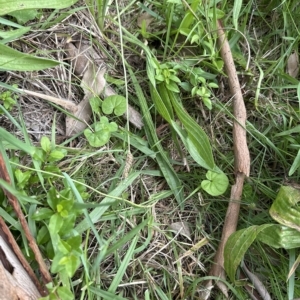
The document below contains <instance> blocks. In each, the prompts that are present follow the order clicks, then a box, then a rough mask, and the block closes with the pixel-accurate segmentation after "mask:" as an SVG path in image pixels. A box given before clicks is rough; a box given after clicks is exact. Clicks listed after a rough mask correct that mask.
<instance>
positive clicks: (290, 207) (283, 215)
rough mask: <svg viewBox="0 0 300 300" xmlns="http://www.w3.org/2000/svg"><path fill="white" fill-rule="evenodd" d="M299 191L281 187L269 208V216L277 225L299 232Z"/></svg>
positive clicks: (289, 187)
mask: <svg viewBox="0 0 300 300" xmlns="http://www.w3.org/2000/svg"><path fill="white" fill-rule="evenodd" d="M299 202H300V191H299V190H297V189H295V188H293V187H291V186H282V187H281V188H280V190H279V192H278V194H277V197H276V199H275V201H274V202H273V204H272V206H271V208H270V215H271V216H272V218H273V219H274V220H276V221H277V222H278V223H280V224H282V225H285V226H287V227H291V228H295V229H296V230H298V231H300V208H299V206H298V205H299Z"/></svg>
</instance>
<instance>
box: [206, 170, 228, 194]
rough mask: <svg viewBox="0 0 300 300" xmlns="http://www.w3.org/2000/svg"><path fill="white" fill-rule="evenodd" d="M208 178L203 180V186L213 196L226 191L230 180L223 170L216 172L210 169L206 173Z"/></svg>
mask: <svg viewBox="0 0 300 300" xmlns="http://www.w3.org/2000/svg"><path fill="white" fill-rule="evenodd" d="M206 178H207V179H208V180H203V181H202V182H201V187H202V188H203V189H204V191H205V192H207V193H208V194H210V195H212V196H219V195H222V194H224V193H225V191H226V190H227V187H228V184H229V180H228V177H227V176H226V175H225V174H224V173H223V172H220V173H216V172H212V171H210V170H209V171H207V173H206Z"/></svg>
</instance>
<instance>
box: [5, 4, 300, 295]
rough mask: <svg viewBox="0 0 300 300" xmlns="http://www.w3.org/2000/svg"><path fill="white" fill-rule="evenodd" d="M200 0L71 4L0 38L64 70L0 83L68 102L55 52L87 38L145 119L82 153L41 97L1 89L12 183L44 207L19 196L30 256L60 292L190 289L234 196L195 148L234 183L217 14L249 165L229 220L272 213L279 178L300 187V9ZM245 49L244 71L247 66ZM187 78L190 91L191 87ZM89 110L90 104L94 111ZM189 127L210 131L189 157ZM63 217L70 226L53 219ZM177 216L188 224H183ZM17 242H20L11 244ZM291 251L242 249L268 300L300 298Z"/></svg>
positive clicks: (197, 284)
mask: <svg viewBox="0 0 300 300" xmlns="http://www.w3.org/2000/svg"><path fill="white" fill-rule="evenodd" d="M200 2H201V1H193V2H191V1H182V2H181V1H160V2H158V1H144V2H143V3H140V2H138V1H115V2H114V1H87V2H86V3H85V4H84V3H81V2H80V3H77V4H76V5H75V6H73V7H71V8H66V9H64V10H63V11H55V12H50V11H47V10H44V11H43V16H44V18H34V19H33V20H30V21H28V23H27V24H26V26H27V25H28V26H33V28H34V29H35V31H30V32H28V33H26V34H25V35H23V36H22V37H19V38H18V39H17V40H15V41H13V42H11V43H10V44H9V46H11V47H12V48H15V49H18V50H20V49H23V51H25V50H24V49H27V50H26V52H30V53H35V52H36V53H39V54H42V56H43V57H47V58H49V59H54V60H58V61H60V62H61V63H62V62H63V63H64V64H60V65H59V66H58V67H55V68H51V69H46V70H42V71H38V72H37V71H35V72H31V73H24V72H21V71H14V70H10V71H6V72H2V73H1V74H0V76H1V81H2V82H4V83H6V84H9V85H13V84H17V85H18V87H22V88H26V89H28V90H34V91H39V92H43V91H44V92H45V93H47V94H50V95H56V96H60V97H61V98H66V99H72V100H73V101H75V102H76V103H78V102H80V101H81V99H82V98H83V92H82V89H81V88H80V80H81V78H80V76H78V75H74V74H73V72H74V70H73V69H72V67H70V61H69V60H68V56H67V55H64V54H63V51H64V44H65V42H66V39H71V37H72V39H73V41H80V40H85V41H86V42H87V43H90V45H92V47H93V48H94V49H95V51H96V52H97V53H98V54H100V56H101V57H104V58H105V60H104V61H105V64H106V66H107V69H108V72H107V73H108V75H109V76H110V77H107V81H108V83H109V84H110V85H111V86H112V87H114V88H115V90H117V92H118V94H119V95H122V96H124V97H125V98H126V101H127V102H128V103H129V104H131V105H133V106H134V108H135V109H136V110H137V111H139V112H141V114H142V116H143V122H144V127H143V129H142V130H139V129H137V128H135V127H134V126H132V125H130V124H129V122H128V121H124V119H122V118H120V117H117V116H113V115H110V116H109V120H110V121H113V122H116V123H117V124H118V125H119V130H118V131H117V132H115V133H112V137H111V139H110V142H109V143H108V144H107V145H105V146H103V147H101V148H93V147H91V146H90V145H89V144H88V142H87V141H86V139H85V137H84V135H82V134H80V135H77V136H74V137H68V138H67V139H64V137H63V135H64V128H63V124H64V123H63V122H64V112H65V111H64V110H62V109H59V108H58V107H54V106H52V105H50V104H48V103H45V102H43V100H40V99H37V98H32V97H29V96H26V95H19V94H13V93H14V92H13V91H12V94H13V97H15V99H16V100H18V101H17V102H18V103H17V105H15V106H14V108H13V109H12V110H10V111H7V110H6V109H5V108H3V106H1V107H0V109H1V110H2V111H4V113H3V114H2V115H1V116H0V124H1V127H2V128H5V129H6V130H7V131H8V132H10V133H11V134H12V135H14V136H15V138H12V137H11V136H9V135H7V134H6V133H5V134H4V135H3V136H2V135H1V137H2V138H3V141H2V142H1V145H0V146H1V148H0V150H1V152H2V153H3V154H4V153H7V157H8V158H7V160H8V159H9V160H10V163H9V164H8V166H9V168H11V174H13V175H12V178H14V183H15V187H14V188H15V190H18V191H23V192H26V194H27V195H28V196H29V197H31V198H30V199H33V197H35V199H36V200H38V201H39V203H38V204H36V203H31V202H28V198H26V197H25V198H22V197H20V198H19V200H20V201H21V204H22V207H23V211H24V213H25V215H28V222H29V224H30V226H31V229H32V232H33V234H34V236H35V238H36V239H37V240H38V242H39V247H40V250H41V251H42V253H43V255H44V257H45V259H46V260H48V261H49V264H50V265H52V266H51V272H52V276H53V280H54V290H53V291H54V294H55V293H56V296H57V297H58V298H61V299H72V297H74V298H75V299H163V300H164V299H166V300H167V299H201V291H202V290H203V286H202V284H203V282H204V280H205V279H207V278H208V275H209V274H208V271H209V269H210V266H211V263H212V261H213V257H214V254H215V251H216V249H217V247H218V243H219V240H220V237H221V232H222V224H223V221H224V218H225V214H226V209H227V204H228V202H229V195H230V188H228V189H227V191H226V192H225V193H224V194H223V195H220V196H211V195H209V194H208V193H207V192H205V191H204V190H203V189H202V188H201V186H200V185H201V181H203V180H204V179H205V174H206V170H205V163H207V161H209V159H206V156H205V155H204V154H203V153H204V152H205V150H207V149H210V148H211V151H212V157H213V160H214V164H215V165H216V166H218V168H219V169H220V170H222V171H223V172H224V173H225V174H226V175H227V176H228V178H229V182H230V185H233V184H234V155H233V148H232V147H233V141H232V123H233V119H234V117H233V115H232V108H231V104H232V98H231V97H232V95H230V92H229V88H228V83H227V80H226V76H225V74H224V71H223V68H222V61H221V58H220V57H219V53H218V47H217V43H216V34H215V19H216V16H218V15H223V23H224V27H225V28H226V30H227V33H228V39H229V42H230V43H231V46H232V51H233V55H234V59H235V63H236V66H237V70H238V72H239V74H240V75H239V76H240V77H239V78H240V82H241V85H242V89H243V93H244V99H245V102H246V106H247V113H248V122H247V128H246V129H247V138H248V147H249V150H250V154H251V174H250V177H249V178H248V179H247V182H246V184H245V187H244V190H243V198H242V208H241V212H240V218H239V220H240V221H239V224H238V229H242V228H248V227H250V226H253V225H262V224H266V223H275V221H274V220H272V218H271V216H270V215H269V213H268V211H269V209H270V206H271V204H272V202H273V201H274V199H275V198H276V195H277V192H278V190H279V188H280V186H282V185H284V184H287V183H289V184H291V183H292V184H295V183H297V182H298V181H299V175H300V174H299V170H296V172H295V173H294V174H293V175H292V176H288V173H289V170H290V168H291V166H292V164H293V161H294V159H295V157H296V155H297V152H298V150H299V145H300V139H299V131H297V130H295V132H293V133H291V132H290V130H293V129H294V128H296V126H297V125H298V124H299V119H300V117H299V107H300V105H299V92H297V90H298V89H299V77H296V78H294V77H291V76H289V75H288V74H287V70H286V62H287V59H288V58H289V56H290V55H291V54H292V53H293V51H295V52H296V53H298V51H299V45H298V43H299V32H298V28H297V25H296V24H297V20H298V18H299V14H300V6H299V4H298V3H297V1H293V0H290V1H279V0H278V1H276V0H273V1H261V2H260V3H256V2H254V1H253V2H252V1H250V2H248V3H242V1H224V2H223V3H222V4H221V3H220V6H219V5H218V6H215V5H214V4H211V5H209V4H208V2H206V3H205V4H203V3H202V2H201V3H200ZM234 3H235V4H234ZM239 3H240V4H241V7H240V9H239V7H238V4H239ZM192 10H193V11H195V12H197V13H196V14H194V13H192V12H191V11H192ZM40 13H41V12H40ZM143 13H144V14H145V15H143V17H142V18H141V20H138V18H139V17H140V16H142V14H143ZM62 17H63V18H62ZM151 18H153V19H151ZM12 20H13V21H14V22H17V20H15V19H12ZM143 20H144V21H143ZM147 22H150V23H149V24H148V23H147ZM138 24H140V25H138ZM235 26H236V27H237V28H235ZM234 28H235V29H237V30H238V31H240V32H241V33H243V35H241V34H240V33H239V32H238V31H237V30H235V29H234ZM246 42H247V43H248V44H249V45H250V49H249V48H248V46H247V43H246ZM41 46H42V48H41ZM37 49H41V50H37ZM249 51H250V53H249ZM248 55H250V57H251V60H250V65H249V69H248V70H245V67H246V65H247V57H248ZM39 56H40V55H39ZM163 64H166V65H165V66H164V65H163ZM170 70H171V71H170ZM25 74H27V75H25ZM158 75H159V76H158ZM174 76H175V77H177V78H179V80H180V82H177V79H176V78H175V77H174ZM116 80H118V81H116ZM116 82H117V83H118V84H117V85H116V84H114V83H116ZM210 83H213V84H215V85H217V87H214V85H212V86H210V85H209V84H210ZM194 86H197V90H196V92H195V93H192V92H191V87H194ZM176 87H177V89H178V90H179V93H177V92H176V91H175V90H176ZM1 89H2V91H1V92H2V93H4V92H5V91H6V89H5V88H4V87H2V88H1ZM202 92H203V93H204V94H205V93H209V96H208V97H205V96H203V94H201V93H202ZM2 95H3V94H2ZM170 95H171V96H170ZM172 95H173V96H174V97H173V96H172ZM201 95H202V96H201ZM177 96H180V97H177ZM2 98H3V97H2ZM2 98H1V97H0V99H1V100H0V101H3V102H0V104H3V105H4V107H5V102H4V100H3V99H2ZM10 100H11V99H10ZM172 101H173V102H172ZM176 101H177V102H176ZM181 105H182V106H181ZM210 105H211V107H212V109H209V108H208V107H210ZM181 107H182V110H181ZM33 112H35V113H34V114H33ZM45 115H48V117H47V118H46V120H45V119H43V117H42V116H45ZM54 116H55V120H56V122H53V119H54ZM188 116H190V117H188ZM98 118H100V117H99V115H98V114H97V113H94V120H98ZM190 118H191V119H192V120H191V119H190ZM179 120H180V121H181V122H180V123H179ZM172 121H173V123H172ZM174 122H175V124H174ZM176 122H177V124H178V126H177V127H176ZM193 122H196V123H197V124H199V125H200V126H201V127H202V128H203V130H204V133H203V134H206V135H207V137H208V141H209V145H208V146H207V147H206V148H205V147H204V148H203V149H204V150H203V151H198V152H197V151H196V152H197V153H192V152H191V151H190V149H189V148H188V146H187V141H186V139H185V135H186V134H187V133H189V134H192V133H193V132H194V133H193V134H194V135H195V136H197V134H199V130H195V131H193V128H195V127H194V123H193ZM191 124H192V125H191ZM189 126H190V127H189ZM1 132H2V129H1ZM180 134H182V136H180ZM41 136H48V137H49V141H50V144H49V145H47V146H46V145H44V146H43V144H42V145H40V141H41ZM59 136H61V137H59ZM203 136H204V135H202V137H203ZM21 141H23V142H22V143H21ZM24 141H25V143H24ZM29 143H30V144H31V145H32V148H30V151H29V150H28V149H29V148H27V147H28V146H27V145H28V144H29ZM195 145H196V144H195ZM41 146H42V148H43V149H44V152H41V151H42V150H41ZM201 146H203V145H201ZM47 147H49V149H48V148H47ZM26 149H27V151H26ZM47 149H48V150H47ZM197 149H198V148H197ZM24 151H26V152H27V153H26V154H24ZM53 151H58V152H59V153H62V154H63V157H61V158H60V159H59V158H56V159H52V160H51V155H52V156H53V155H59V153H58V152H55V153H54V154H53ZM51 153H52V154H51ZM62 154H61V155H62ZM200 158H201V159H203V161H204V162H205V163H203V166H204V168H203V166H202V167H201V166H200V165H201V164H199V161H200ZM197 159H198V160H197ZM17 170H20V171H21V173H20V174H21V175H19V176H22V178H21V179H20V177H17V175H16V174H18V172H17ZM26 172H28V173H26ZM63 181H64V183H63ZM1 186H2V187H3V184H1ZM51 189H55V191H56V193H57V195H58V194H60V195H61V197H63V198H64V199H66V201H65V202H55V205H54V206H53V207H54V209H52V211H51V214H50V215H49V218H45V219H38V218H36V217H34V216H35V211H36V210H41V209H46V208H47V209H49V207H51V206H49V203H51V201H56V200H53V199H52V198H51V195H50V192H49V191H51ZM24 199H25V200H24ZM26 199H27V200H26ZM49 199H50V200H49ZM51 199H52V200H51ZM26 201H27V202H26ZM0 203H1V204H2V209H3V210H5V211H6V214H5V213H4V212H3V214H2V213H1V214H2V217H3V218H4V219H5V220H6V221H7V222H8V224H11V225H12V226H15V225H14V220H13V218H14V215H13V213H12V211H11V209H10V207H9V205H8V204H7V200H6V199H5V197H4V196H3V195H2V196H1V197H0ZM57 205H61V206H59V207H60V208H59V209H60V210H58V208H57ZM1 211H2V210H1ZM64 213H65V214H66V215H63V214H64ZM53 216H55V218H58V219H57V220H58V221H57V223H55V222H54V220H55V219H54V217H53ZM68 217H70V218H71V219H72V218H74V220H73V219H72V221H71V219H70V221H69V223H67V221H65V224H64V225H63V224H62V225H61V227H57V226H58V225H57V224H58V223H59V222H61V221H62V220H66V218H68ZM51 218H52V219H51ZM51 220H52V221H51ZM68 224H69V226H71V227H70V230H68V229H67V227H68V226H67V225H68ZM174 224H177V227H176V226H175V228H177V229H174ZM178 224H179V225H178ZM182 224H184V225H185V226H187V227H188V228H189V232H183V229H178V226H179V228H181V227H182ZM45 225H46V226H45ZM48 226H49V228H50V229H48V230H47V229H46V227H48ZM51 226H52V227H51ZM15 227H16V228H17V229H19V228H18V227H17V226H15ZM43 234H44V236H43ZM71 237H72V238H74V240H72V241H70V240H69V239H70V238H71ZM77 237H78V241H76V242H75V239H76V238H77ZM206 239H207V241H206ZM54 241H57V243H58V244H59V243H61V244H59V245H62V244H63V243H62V242H60V241H63V242H65V243H69V245H73V250H74V249H77V250H76V251H77V252H76V251H75V252H74V251H73V252H72V251H71V250H70V251H67V252H63V251H65V250H63V251H62V250H61V249H62V248H59V247H57V245H55V243H54ZM199 241H203V244H198V243H199ZM70 243H71V244H70ZM72 243H74V244H72ZM76 243H78V244H79V245H77V244H76ZM75 244H76V245H77V246H78V247H77V246H76V245H75ZM195 245H198V247H196V250H195V248H193V247H194V246H195ZM26 247H27V244H26V242H25V241H23V242H22V243H21V248H22V249H26ZM65 247H66V248H68V246H65ZM76 247H77V248H76ZM188 251H190V252H188ZM295 252H296V257H297V255H298V253H297V249H296V250H295ZM57 253H60V254H59V255H62V254H61V253H65V254H66V253H67V254H68V255H65V256H57V258H56V259H57V260H59V259H61V258H62V257H64V259H65V260H66V257H67V256H68V257H72V259H74V260H72V259H70V260H68V261H65V265H64V266H65V267H66V269H67V270H68V271H67V273H66V272H65V270H63V269H62V268H60V265H59V263H58V261H57V262H56V267H53V265H54V264H55V259H54V257H55V254H57ZM57 255H58V254H57ZM294 260H295V258H293V253H291V252H290V250H285V249H274V248H272V247H269V246H267V245H265V244H263V243H260V242H255V243H254V244H253V245H252V246H251V247H250V248H249V250H248V251H247V252H246V255H245V257H244V262H245V263H246V265H247V267H248V269H249V270H250V271H251V272H252V273H254V274H256V275H257V276H258V277H259V279H260V280H261V282H262V284H263V285H264V286H265V288H266V289H267V291H268V292H269V293H270V295H271V298H272V299H293V298H295V297H297V296H299V295H300V286H299V283H298V281H297V279H298V278H299V270H298V269H296V271H295V274H294V277H291V278H290V279H289V280H287V275H288V273H289V269H290V268H291V265H292V262H293V261H294ZM32 266H33V268H35V265H34V264H32ZM68 272H69V273H68ZM236 278H237V280H236V282H232V281H230V280H229V279H227V281H226V284H227V285H228V286H229V290H230V293H231V294H230V295H231V296H230V297H231V299H248V298H249V295H248V294H247V292H246V290H245V289H244V285H245V281H244V280H241V279H239V278H238V277H236ZM55 287H56V288H58V287H60V288H66V290H67V292H66V291H65V290H63V289H61V290H55ZM63 293H66V294H63ZM61 295H64V296H61ZM222 297H223V296H222V294H221V292H220V291H218V290H217V289H214V290H213V291H212V295H211V299H222ZM51 299H52V298H51Z"/></svg>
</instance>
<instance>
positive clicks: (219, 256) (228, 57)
mask: <svg viewBox="0 0 300 300" xmlns="http://www.w3.org/2000/svg"><path fill="white" fill-rule="evenodd" d="M217 29H218V30H217V32H218V43H219V47H220V52H221V56H222V58H223V61H224V64H225V70H226V73H227V75H228V81H229V86H230V91H231V93H232V95H233V112H234V117H235V120H234V123H233V144H234V160H235V176H236V178H235V184H234V185H233V186H232V188H231V195H230V200H231V201H230V202H229V205H228V209H227V213H226V217H225V222H224V227H223V232H222V237H221V242H220V244H219V248H218V250H217V253H216V255H215V258H214V265H213V267H212V269H211V270H210V275H212V276H216V277H219V278H223V279H224V278H225V273H224V247H225V244H226V242H227V240H228V238H229V236H230V235H231V234H232V233H234V232H235V231H236V227H237V222H238V217H239V211H240V199H241V195H242V191H243V185H244V178H245V176H249V172H250V155H249V149H248V146H247V139H246V130H245V125H246V119H247V114H246V108H245V104H244V100H243V95H242V92H241V87H240V83H239V80H238V76H237V73H236V69H235V65H234V61H233V57H232V53H231V50H230V46H229V43H228V40H227V38H226V36H225V33H224V30H223V27H222V24H221V22H220V21H218V23H217ZM209 285H211V282H210V284H209ZM217 285H218V287H219V288H220V289H221V291H222V292H223V293H224V294H225V295H227V289H226V286H225V285H224V284H222V283H221V282H220V281H219V282H218V283H217ZM207 286H208V285H207Z"/></svg>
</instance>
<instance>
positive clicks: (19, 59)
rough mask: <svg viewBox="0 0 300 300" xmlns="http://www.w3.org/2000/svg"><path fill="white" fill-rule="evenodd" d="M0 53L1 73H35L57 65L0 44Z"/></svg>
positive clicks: (48, 60)
mask: <svg viewBox="0 0 300 300" xmlns="http://www.w3.org/2000/svg"><path fill="white" fill-rule="evenodd" d="M0 1H1V0H0ZM0 5H1V4H0ZM0 53H1V55H0V70H3V71H36V70H42V69H47V68H52V67H55V66H57V65H58V64H59V63H58V62H57V61H54V60H50V59H44V58H39V57H35V56H32V55H29V54H25V53H22V52H19V51H17V50H14V49H12V48H10V47H8V46H6V45H1V44H0Z"/></svg>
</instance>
